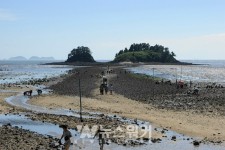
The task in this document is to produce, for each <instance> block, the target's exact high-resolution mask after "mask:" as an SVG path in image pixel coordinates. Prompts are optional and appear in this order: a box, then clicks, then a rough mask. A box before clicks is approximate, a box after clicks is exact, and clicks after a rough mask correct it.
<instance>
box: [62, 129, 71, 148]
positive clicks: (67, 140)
mask: <svg viewBox="0 0 225 150" xmlns="http://www.w3.org/2000/svg"><path fill="white" fill-rule="evenodd" d="M59 127H60V128H62V129H63V134H62V136H61V139H60V143H61V140H62V139H63V138H64V140H65V143H64V150H69V149H70V145H71V140H70V138H71V137H72V134H71V132H70V131H69V130H68V126H67V125H60V126H59Z"/></svg>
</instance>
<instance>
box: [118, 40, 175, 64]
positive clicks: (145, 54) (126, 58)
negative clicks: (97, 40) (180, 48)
mask: <svg viewBox="0 0 225 150" xmlns="http://www.w3.org/2000/svg"><path fill="white" fill-rule="evenodd" d="M175 56H176V55H175V54H174V52H170V51H169V48H167V47H164V46H162V45H155V46H150V45H149V44H148V43H140V44H135V43H134V44H132V45H131V46H130V48H129V49H127V48H125V49H124V50H120V51H119V53H117V54H116V56H115V59H114V62H162V63H177V62H179V61H178V60H176V59H175Z"/></svg>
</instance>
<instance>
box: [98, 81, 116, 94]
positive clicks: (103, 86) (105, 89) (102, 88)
mask: <svg viewBox="0 0 225 150" xmlns="http://www.w3.org/2000/svg"><path fill="white" fill-rule="evenodd" d="M108 92H110V95H112V93H113V85H112V84H110V85H108V84H104V83H102V84H101V85H100V94H101V95H104V93H105V94H108Z"/></svg>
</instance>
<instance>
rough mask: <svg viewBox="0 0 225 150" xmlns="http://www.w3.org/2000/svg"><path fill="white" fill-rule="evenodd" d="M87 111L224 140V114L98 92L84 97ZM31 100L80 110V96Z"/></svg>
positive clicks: (39, 103) (45, 105)
mask: <svg viewBox="0 0 225 150" xmlns="http://www.w3.org/2000/svg"><path fill="white" fill-rule="evenodd" d="M82 102H83V108H84V111H90V112H96V111H97V112H102V113H104V114H117V115H120V116H123V117H128V118H134V119H135V118H137V119H140V120H144V121H150V122H151V123H153V124H154V125H155V126H157V127H162V128H167V129H172V130H175V131H177V132H178V133H183V134H186V135H189V136H193V137H201V138H206V139H207V140H210V141H215V142H216V141H224V140H225V133H224V132H223V131H224V125H225V118H224V117H209V116H205V115H200V114H195V113H192V112H190V111H189V112H176V111H170V110H158V109H156V108H154V107H152V106H151V105H149V104H143V103H141V102H137V101H133V100H130V99H127V98H125V97H123V96H121V95H118V94H113V95H98V94H96V99H93V98H83V99H82ZM30 103H31V104H35V105H39V106H43V107H48V108H52V109H53V108H67V109H72V110H79V97H70V96H59V95H51V96H41V97H38V98H33V99H32V100H31V101H30Z"/></svg>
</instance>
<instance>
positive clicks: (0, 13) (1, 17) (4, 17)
mask: <svg viewBox="0 0 225 150" xmlns="http://www.w3.org/2000/svg"><path fill="white" fill-rule="evenodd" d="M16 20H18V17H17V16H16V15H15V14H13V13H12V12H10V11H9V10H6V9H1V8H0V21H16Z"/></svg>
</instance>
